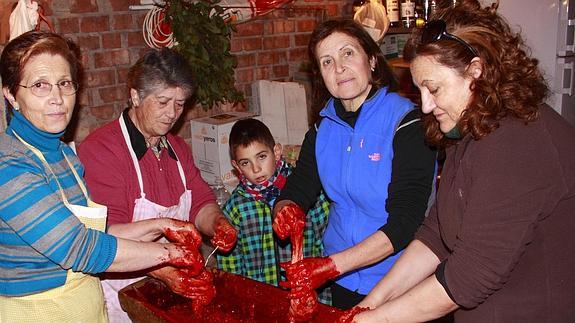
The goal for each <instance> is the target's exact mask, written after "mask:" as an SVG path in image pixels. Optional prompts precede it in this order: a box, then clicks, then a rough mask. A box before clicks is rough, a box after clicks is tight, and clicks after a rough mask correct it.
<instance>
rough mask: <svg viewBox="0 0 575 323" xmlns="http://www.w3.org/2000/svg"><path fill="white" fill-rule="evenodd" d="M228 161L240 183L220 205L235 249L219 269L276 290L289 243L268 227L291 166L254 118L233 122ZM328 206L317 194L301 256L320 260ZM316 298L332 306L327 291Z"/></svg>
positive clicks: (288, 257)
mask: <svg viewBox="0 0 575 323" xmlns="http://www.w3.org/2000/svg"><path fill="white" fill-rule="evenodd" d="M229 145H230V157H231V160H232V165H233V167H234V168H235V169H236V171H237V172H238V175H239V176H240V183H239V184H238V186H237V187H236V188H235V189H234V191H233V192H232V195H231V197H230V199H229V200H228V201H227V203H226V204H225V205H224V207H223V212H224V214H225V215H226V217H227V218H228V220H229V221H230V223H231V224H232V225H233V226H235V228H236V230H237V232H238V240H237V244H236V247H235V248H234V249H233V250H232V251H231V252H230V253H229V254H225V255H218V256H217V261H218V268H220V269H222V270H224V271H227V272H231V273H234V274H238V275H242V276H245V277H248V278H251V279H254V280H257V281H260V282H264V283H268V284H272V285H274V286H278V283H279V282H280V281H284V280H285V277H283V276H282V272H281V271H280V263H282V262H289V261H290V260H291V245H290V244H289V240H287V241H280V240H279V239H278V238H277V236H275V235H274V231H273V229H272V223H273V219H272V208H273V204H274V201H275V199H276V198H277V197H278V195H279V193H280V190H281V189H282V188H283V186H284V184H285V182H286V178H287V176H289V174H290V173H291V169H292V166H291V165H290V164H288V163H287V162H285V160H284V159H283V158H282V146H281V144H279V143H278V144H276V143H275V141H274V138H273V136H272V134H271V132H270V130H269V129H268V127H267V126H266V125H265V124H263V123H262V122H261V121H258V120H256V119H243V120H239V121H237V122H236V123H235V124H234V126H233V127H232V130H231V132H230V139H229ZM328 210H329V202H328V201H327V200H326V198H325V196H324V195H323V194H320V196H319V197H318V200H317V202H316V204H315V205H314V206H313V207H312V208H310V210H309V211H308V212H307V218H306V226H305V228H304V244H303V246H304V247H303V256H304V257H320V256H323V243H322V236H323V233H324V231H325V228H326V226H327V218H328ZM318 292H319V293H318V295H319V296H318V299H319V300H320V301H321V302H322V303H324V304H330V303H331V297H330V293H329V290H323V291H322V290H320V291H318Z"/></svg>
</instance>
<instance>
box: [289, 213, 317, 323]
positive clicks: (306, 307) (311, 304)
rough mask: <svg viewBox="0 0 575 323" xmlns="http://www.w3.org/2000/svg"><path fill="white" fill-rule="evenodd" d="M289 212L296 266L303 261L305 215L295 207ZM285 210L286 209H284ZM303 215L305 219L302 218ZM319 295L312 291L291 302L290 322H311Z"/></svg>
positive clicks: (293, 256)
mask: <svg viewBox="0 0 575 323" xmlns="http://www.w3.org/2000/svg"><path fill="white" fill-rule="evenodd" d="M287 208H288V211H289V212H291V213H292V216H291V217H288V219H289V220H291V222H290V223H288V224H289V227H290V228H291V232H290V241H291V263H292V264H294V263H296V262H298V261H300V260H302V259H303V229H304V227H305V214H303V211H302V210H301V208H299V207H297V206H295V207H294V206H293V205H288V206H287ZM284 209H285V208H284ZM302 214H303V218H302ZM317 304H318V302H317V293H316V292H315V290H313V289H310V290H308V291H307V293H305V295H303V296H302V297H300V298H296V299H292V300H291V301H290V309H289V317H290V322H305V321H309V320H310V319H311V318H312V317H313V314H314V313H315V310H316V309H317Z"/></svg>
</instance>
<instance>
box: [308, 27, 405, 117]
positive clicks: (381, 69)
mask: <svg viewBox="0 0 575 323" xmlns="http://www.w3.org/2000/svg"><path fill="white" fill-rule="evenodd" d="M336 32H339V33H343V34H346V35H348V36H350V37H353V38H355V39H357V41H358V42H359V44H360V46H361V47H362V48H363V51H364V52H365V53H366V54H367V57H368V58H369V59H371V58H375V62H376V63H375V69H374V71H372V72H371V84H372V85H373V86H374V87H376V88H381V87H384V86H388V87H389V92H395V91H397V88H398V83H397V80H396V79H395V76H394V74H393V71H392V70H391V68H390V67H389V65H388V64H387V61H386V60H385V56H384V55H383V53H382V52H381V49H380V48H379V46H378V45H377V43H376V42H375V41H374V40H373V38H371V36H370V35H369V34H368V33H367V32H366V31H365V30H364V29H363V27H362V26H361V25H358V24H357V23H356V22H355V21H353V20H351V19H334V20H327V21H324V22H323V23H321V24H320V25H318V26H317V27H316V28H315V30H314V31H313V33H312V34H311V38H310V40H309V43H308V55H309V59H310V61H311V63H312V64H311V72H312V89H313V104H312V105H313V109H314V110H316V111H318V110H319V109H322V108H323V107H324V106H325V104H326V103H327V101H328V100H329V98H330V97H331V95H330V93H329V91H328V90H327V88H326V87H325V83H324V81H323V78H322V77H321V72H320V66H319V61H318V59H317V53H316V50H317V45H318V44H319V43H320V42H321V41H322V40H324V39H325V38H327V37H328V36H330V35H331V34H333V33H336Z"/></svg>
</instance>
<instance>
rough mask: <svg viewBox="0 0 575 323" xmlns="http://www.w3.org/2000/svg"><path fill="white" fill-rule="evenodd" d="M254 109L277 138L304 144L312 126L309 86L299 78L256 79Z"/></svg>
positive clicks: (253, 87) (285, 141)
mask: <svg viewBox="0 0 575 323" xmlns="http://www.w3.org/2000/svg"><path fill="white" fill-rule="evenodd" d="M252 93H253V100H254V107H253V109H252V110H253V111H254V113H255V114H257V115H259V120H261V121H262V122H263V123H265V124H266V126H268V128H269V129H270V131H271V133H272V135H273V136H274V139H275V141H276V142H278V143H280V144H282V145H301V143H302V142H303V138H304V137H305V133H306V132H307V130H308V128H309V126H308V111H307V100H306V94H305V88H304V86H303V84H300V83H297V82H275V81H267V80H260V81H256V82H254V83H252Z"/></svg>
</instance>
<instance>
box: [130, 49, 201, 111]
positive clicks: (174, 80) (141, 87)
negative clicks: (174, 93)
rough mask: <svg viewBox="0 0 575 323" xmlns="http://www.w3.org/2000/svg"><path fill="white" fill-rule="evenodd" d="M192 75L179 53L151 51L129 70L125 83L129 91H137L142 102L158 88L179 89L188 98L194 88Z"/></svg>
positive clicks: (159, 50)
mask: <svg viewBox="0 0 575 323" xmlns="http://www.w3.org/2000/svg"><path fill="white" fill-rule="evenodd" d="M192 75H193V74H192V71H191V68H190V66H189V65H188V62H187V60H186V59H185V58H184V56H182V55H181V54H180V53H178V52H176V51H174V50H172V49H169V48H162V49H152V50H149V51H148V52H146V53H145V54H144V56H142V57H141V58H140V59H139V60H138V61H137V62H136V64H134V65H133V66H132V67H131V68H130V70H129V72H128V78H127V81H126V82H127V84H128V88H129V89H135V90H136V91H138V95H139V96H140V98H141V99H142V100H143V99H144V98H145V97H147V96H148V95H150V94H151V93H152V92H154V91H155V90H157V89H158V87H180V88H182V89H183V90H184V91H185V92H186V94H187V97H188V98H190V97H191V96H193V94H194V91H195V87H196V85H195V81H194V78H193V76H192ZM130 103H131V102H130Z"/></svg>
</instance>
